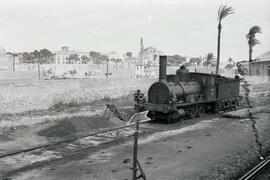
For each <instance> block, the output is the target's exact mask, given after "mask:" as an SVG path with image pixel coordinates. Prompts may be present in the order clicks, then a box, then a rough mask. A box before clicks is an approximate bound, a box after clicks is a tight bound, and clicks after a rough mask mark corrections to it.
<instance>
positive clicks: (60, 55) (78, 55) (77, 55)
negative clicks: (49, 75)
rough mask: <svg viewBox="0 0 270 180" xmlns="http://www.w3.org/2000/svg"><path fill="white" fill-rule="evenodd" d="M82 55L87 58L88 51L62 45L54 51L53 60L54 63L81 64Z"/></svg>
mask: <svg viewBox="0 0 270 180" xmlns="http://www.w3.org/2000/svg"><path fill="white" fill-rule="evenodd" d="M82 56H85V57H88V58H89V52H83V51H75V50H70V49H69V47H68V46H63V47H62V48H61V50H60V51H57V52H55V55H54V60H55V64H76V63H78V64H83V59H82ZM70 57H72V58H70Z"/></svg>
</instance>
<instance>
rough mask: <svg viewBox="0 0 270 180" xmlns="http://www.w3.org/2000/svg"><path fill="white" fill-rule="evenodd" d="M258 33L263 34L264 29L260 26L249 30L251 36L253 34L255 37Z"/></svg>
mask: <svg viewBox="0 0 270 180" xmlns="http://www.w3.org/2000/svg"><path fill="white" fill-rule="evenodd" d="M256 33H262V29H261V27H260V26H253V27H251V28H250V29H249V32H248V34H249V35H252V34H254V35H255V34H256Z"/></svg>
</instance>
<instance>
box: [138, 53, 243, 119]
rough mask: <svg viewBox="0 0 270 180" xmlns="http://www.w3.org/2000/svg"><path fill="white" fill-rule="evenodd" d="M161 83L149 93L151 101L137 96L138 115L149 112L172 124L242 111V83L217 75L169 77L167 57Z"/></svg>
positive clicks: (163, 59)
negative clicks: (207, 114)
mask: <svg viewBox="0 0 270 180" xmlns="http://www.w3.org/2000/svg"><path fill="white" fill-rule="evenodd" d="M159 61H160V63H159V81H158V82H155V83H154V84H152V85H151V86H150V88H149V90H148V100H147V101H146V97H145V96H144V94H143V93H141V92H140V91H137V92H136V93H135V94H134V100H135V101H136V104H135V109H136V110H137V111H145V110H148V111H149V113H148V116H149V117H150V118H151V119H162V120H164V119H166V120H167V122H168V123H173V122H177V121H179V120H180V119H181V118H185V119H192V118H195V117H199V115H200V114H201V113H217V112H219V111H231V110H235V109H236V108H237V107H238V104H239V101H240V100H241V96H240V95H239V89H240V79H239V77H238V76H236V77H235V78H227V77H223V76H220V75H217V74H206V73H197V72H188V71H185V70H177V72H176V74H173V75H167V74H166V65H167V56H160V57H159Z"/></svg>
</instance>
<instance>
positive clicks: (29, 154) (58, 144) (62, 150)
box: [0, 123, 162, 177]
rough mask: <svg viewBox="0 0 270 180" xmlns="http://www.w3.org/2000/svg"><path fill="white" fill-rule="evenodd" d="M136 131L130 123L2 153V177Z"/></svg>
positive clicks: (145, 127) (143, 129)
mask: <svg viewBox="0 0 270 180" xmlns="http://www.w3.org/2000/svg"><path fill="white" fill-rule="evenodd" d="M157 126H160V125H157V124H149V123H147V124H145V123H144V124H142V125H141V127H140V132H142V133H144V132H151V131H154V130H157V129H158V127H157ZM160 127H162V126H160ZM134 131H135V127H134V125H133V124H130V125H125V126H121V127H117V128H112V129H106V130H102V131H99V132H96V133H89V134H82V135H78V136H75V137H71V138H67V139H64V140H59V141H54V142H49V143H46V144H42V145H39V146H35V147H30V148H27V149H22V150H17V151H13V152H9V153H6V154H1V155H0V177H1V176H2V175H3V174H6V173H7V172H12V171H14V170H16V169H21V168H25V167H29V166H32V165H40V164H43V163H46V162H50V161H54V160H58V159H62V158H64V157H68V156H71V155H74V154H76V153H79V152H82V151H85V150H90V149H97V147H98V146H102V145H110V143H111V144H113V143H115V142H118V141H124V140H126V139H127V138H128V137H131V136H132V135H133V134H134Z"/></svg>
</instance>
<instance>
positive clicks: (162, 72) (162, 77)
mask: <svg viewBox="0 0 270 180" xmlns="http://www.w3.org/2000/svg"><path fill="white" fill-rule="evenodd" d="M166 71H167V56H159V81H166V79H167V78H166V77H167V76H166V75H167V73H166Z"/></svg>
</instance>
